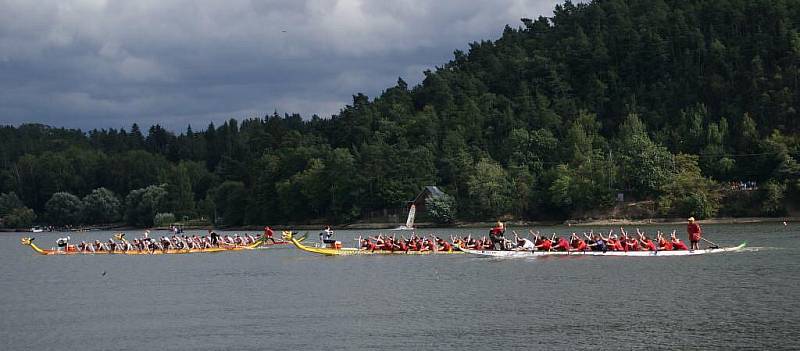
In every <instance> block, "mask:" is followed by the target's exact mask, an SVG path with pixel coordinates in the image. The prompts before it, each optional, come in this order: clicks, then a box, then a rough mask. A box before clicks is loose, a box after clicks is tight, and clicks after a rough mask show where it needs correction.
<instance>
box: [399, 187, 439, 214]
mask: <svg viewBox="0 0 800 351" xmlns="http://www.w3.org/2000/svg"><path fill="white" fill-rule="evenodd" d="M444 195H445V193H444V191H442V190H441V189H439V187H438V186H435V185H428V186H426V187H425V188H423V189H422V191H421V192H420V193H419V194H417V196H416V197H415V198H414V200H413V201H410V202H409V204H408V208H410V207H411V205H414V206H416V207H417V213H418V214H422V213H425V201H427V200H428V198H434V199H435V198H439V197H442V196H444ZM408 208H406V212H407V211H408Z"/></svg>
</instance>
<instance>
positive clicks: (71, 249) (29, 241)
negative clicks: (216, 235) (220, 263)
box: [20, 233, 263, 256]
mask: <svg viewBox="0 0 800 351" xmlns="http://www.w3.org/2000/svg"><path fill="white" fill-rule="evenodd" d="M114 237H115V238H116V239H117V240H122V241H124V242H126V243H128V240H127V239H125V234H123V233H118V234H115V235H114ZM34 239H35V238H27V237H25V238H22V239H20V243H21V244H22V245H27V246H30V247H31V249H33V251H36V252H37V253H39V254H42V255H48V256H49V255H178V254H191V253H213V252H223V251H240V250H252V249H255V248H256V247H258V246H260V245H261V244H262V243H263V238H262V239H258V240H256V242H254V243H252V244H248V245H228V244H223V245H221V246H220V247H210V248H205V249H166V250H159V249H156V250H152V251H151V250H141V251H140V250H127V251H122V250H115V251H106V250H103V251H94V252H92V251H79V250H77V249H76V248H75V245H68V246H67V247H66V248H65V249H64V250H57V249H55V248H52V249H42V248H40V247H39V246H37V245H36V244H34V243H33V240H34Z"/></svg>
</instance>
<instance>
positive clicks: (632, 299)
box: [0, 223, 800, 350]
mask: <svg viewBox="0 0 800 351" xmlns="http://www.w3.org/2000/svg"><path fill="white" fill-rule="evenodd" d="M643 228H646V230H648V231H653V230H655V229H656V228H658V229H662V230H669V231H671V230H672V229H679V232H683V231H685V228H684V227H683V226H680V227H678V226H666V225H665V226H661V227H655V226H651V227H643ZM511 229H516V230H517V231H527V230H526V228H511ZM537 229H541V230H543V231H545V232H552V231H556V232H558V233H561V234H563V233H567V232H568V230H570V229H568V228H566V227H549V228H537ZM571 229H577V228H571ZM595 229H602V230H604V231H605V230H607V228H605V227H595ZM627 229H629V230H631V231H633V229H634V228H633V227H629V228H627ZM431 231H432V230H425V231H424V232H426V233H427V232H431ZM704 231H705V233H706V237H707V238H709V239H711V240H713V241H715V242H717V243H718V244H720V245H722V246H733V245H736V244H739V243H740V242H742V241H747V242H748V247H749V249H748V250H746V251H744V252H739V253H730V254H728V253H726V254H715V255H704V256H693V257H655V258H636V257H545V258H537V259H505V260H503V259H491V258H484V257H474V256H468V255H441V256H392V257H385V256H384V257H379V256H364V257H323V256H316V255H313V254H309V253H305V252H301V251H299V250H296V249H295V248H293V247H282V248H275V247H273V248H269V249H263V250H253V251H238V252H224V253H216V254H194V255H159V256H124V255H113V256H106V255H97V256H90V255H87V256H82V255H78V256H41V255H38V254H35V253H34V252H33V251H32V250H31V249H30V248H29V247H26V246H22V245H20V244H19V238H20V237H22V236H26V235H30V234H31V233H0V301H2V303H0V316H2V318H0V349H2V350H34V349H35V350H78V349H80V350H108V349H119V350H137V349H158V350H265V349H274V350H309V349H317V350H367V349H404V350H405V349H408V350H417V349H437V350H464V349H473V350H481V349H487V350H488V349H492V350H496V349H566V350H572V349H718V350H728V349H740V348H750V349H797V348H800V332H799V331H798V329H797V328H798V327H800V291H798V287H800V256H799V255H798V252H800V244H799V243H798V239H800V224H798V223H790V224H789V226H788V227H784V226H783V225H782V224H779V223H770V224H736V225H705V226H704ZM375 232H376V231H358V232H355V231H338V232H337V234H336V236H337V238H338V239H339V240H342V241H344V242H345V244H346V245H348V244H349V245H350V246H352V245H353V244H354V242H353V241H351V239H352V238H354V237H356V236H357V235H358V234H359V233H375ZM437 232H440V233H443V234H445V235H449V234H450V233H467V232H470V233H473V234H481V235H483V233H485V232H486V231H485V230H438V231H437ZM198 233H200V232H198ZM138 234H139V233H138V232H128V233H127V237H129V238H133V237H135V236H137V235H138ZM312 234H315V233H312ZM60 235H63V234H62V233H39V234H37V240H36V242H37V243H38V244H39V245H40V246H42V247H50V246H52V243H53V242H54V240H55V238H57V237H58V236H60ZM111 235H112V233H111V232H88V233H72V234H71V236H72V241H73V242H75V241H76V240H78V241H80V240H94V239H108V238H109V237H110V236H111ZM156 235H160V233H159V234H156ZM314 236H315V235H312V236H311V237H312V238H313V237H314ZM682 237H683V238H685V237H686V235H685V234H683V235H682Z"/></svg>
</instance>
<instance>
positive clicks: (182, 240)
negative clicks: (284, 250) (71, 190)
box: [57, 232, 257, 252]
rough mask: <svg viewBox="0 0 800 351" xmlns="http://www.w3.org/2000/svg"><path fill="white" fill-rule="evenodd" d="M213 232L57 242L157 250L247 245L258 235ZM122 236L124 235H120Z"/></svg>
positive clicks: (88, 248) (93, 248)
mask: <svg viewBox="0 0 800 351" xmlns="http://www.w3.org/2000/svg"><path fill="white" fill-rule="evenodd" d="M211 233H212V234H211V235H208V236H197V235H192V236H187V235H183V236H177V235H172V237H166V236H162V237H161V238H160V239H155V238H150V237H149V236H148V234H149V233H145V236H144V237H142V238H135V239H133V240H132V241H128V240H125V239H122V240H121V241H114V240H113V239H108V242H102V241H100V240H95V241H94V242H88V243H87V242H86V241H81V243H80V244H78V245H67V242H68V241H69V238H66V240H64V239H65V238H61V239H58V241H57V244H58V246H59V249H61V248H64V249H66V250H67V251H71V249H72V248H73V247H74V249H75V250H76V251H78V252H103V251H105V252H128V251H140V252H153V251H156V250H159V251H166V250H171V249H172V250H192V249H209V248H215V247H220V246H234V247H235V246H246V245H251V244H254V243H255V242H256V240H257V238H256V237H254V236H252V235H250V234H245V235H239V234H236V235H234V236H230V235H224V236H219V235H217V234H216V233H214V232H211ZM120 238H122V237H121V236H120Z"/></svg>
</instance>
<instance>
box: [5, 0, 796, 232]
mask: <svg viewBox="0 0 800 351" xmlns="http://www.w3.org/2000/svg"><path fill="white" fill-rule="evenodd" d="M754 13H757V14H759V15H758V16H752V15H750V14H754ZM799 23H800V1H798V0H786V1H746V2H719V1H712V0H706V1H700V0H697V1H680V2H677V1H675V2H669V1H633V0H608V1H593V2H589V3H580V4H573V3H571V2H565V3H563V4H560V5H558V6H556V7H555V9H554V13H553V16H552V17H539V18H536V19H528V18H523V19H522V20H521V22H520V23H519V24H518V25H516V26H510V25H509V26H506V27H505V28H504V29H503V31H502V34H500V36H499V38H497V39H496V40H486V41H481V42H473V43H471V44H470V45H469V50H467V51H466V52H464V51H461V50H456V51H455V52H454V54H453V58H452V59H451V60H450V61H449V62H446V63H443V64H442V65H441V66H439V67H436V69H433V70H429V71H425V72H424V74H425V78H424V80H423V81H422V83H421V84H419V85H417V86H413V87H411V86H408V84H407V83H406V82H405V81H403V79H402V78H400V79H398V80H397V83H396V84H395V85H394V86H391V87H388V88H387V89H386V90H385V91H383V92H382V93H381V94H380V95H379V96H377V97H375V98H369V97H367V96H365V95H363V94H355V95H354V96H353V101H352V103H351V104H349V105H347V106H344V107H343V108H342V109H341V111H340V112H339V113H338V114H336V115H334V116H331V117H330V118H322V117H319V116H300V115H297V114H288V113H285V114H283V115H280V114H278V113H277V112H276V113H274V114H271V115H265V116H264V117H260V118H247V119H243V120H237V119H230V120H228V121H226V122H224V123H222V124H221V125H215V124H213V123H212V124H209V125H207V126H205V127H204V128H203V129H198V130H195V129H193V127H192V126H187V128H186V129H185V131H182V132H177V133H176V132H174V131H170V130H167V129H165V128H163V127H162V126H160V125H153V126H149V128H146V130H142V129H140V127H139V126H138V125H137V124H133V125H132V126H131V127H130V128H120V129H115V128H109V129H93V130H89V131H83V130H78V129H65V128H57V127H50V126H44V125H38V124H23V125H19V126H0V220H1V221H2V223H0V225H2V226H4V227H20V228H21V227H27V226H30V225H33V224H48V225H56V226H64V225H67V224H71V225H91V224H96V223H111V222H118V221H122V222H124V223H126V225H129V226H134V227H152V226H154V225H164V224H168V223H173V222H187V223H188V222H191V221H196V223H198V224H200V223H202V224H203V225H208V224H212V225H221V226H230V227H237V226H243V225H258V224H260V223H330V224H340V225H341V224H349V223H357V222H362V221H368V222H381V221H382V222H391V221H390V220H389V219H390V218H397V217H400V218H402V216H403V214H404V213H405V211H407V210H408V204H409V201H411V200H412V199H413V197H414V195H415V194H417V193H418V192H419V191H420V189H421V188H422V187H425V186H431V185H436V186H438V188H440V189H442V191H443V192H444V193H445V194H446V196H442V197H439V198H437V199H432V200H431V203H430V204H429V206H428V210H426V211H424V212H422V213H420V214H419V216H420V220H421V221H429V222H433V223H436V224H437V225H447V224H450V223H458V222H472V221H483V220H485V221H491V220H496V219H512V220H521V221H554V222H563V221H565V220H567V219H576V220H584V219H588V218H606V217H624V218H651V217H667V218H686V217H688V216H694V217H697V218H715V217H758V216H764V217H778V218H780V217H783V216H791V215H796V214H797V209H798V208H800V204H798V202H799V201H800V165H799V164H798V162H797V160H798V158H800V133H798V132H800V118H798V117H797V113H798V111H797V110H796V108H797V106H798V105H800V104H799V103H800V83H798V82H800V34H799V33H800V28H798V26H799ZM195 127H197V126H195ZM387 214H389V215H387ZM628 214H629V215H628Z"/></svg>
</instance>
